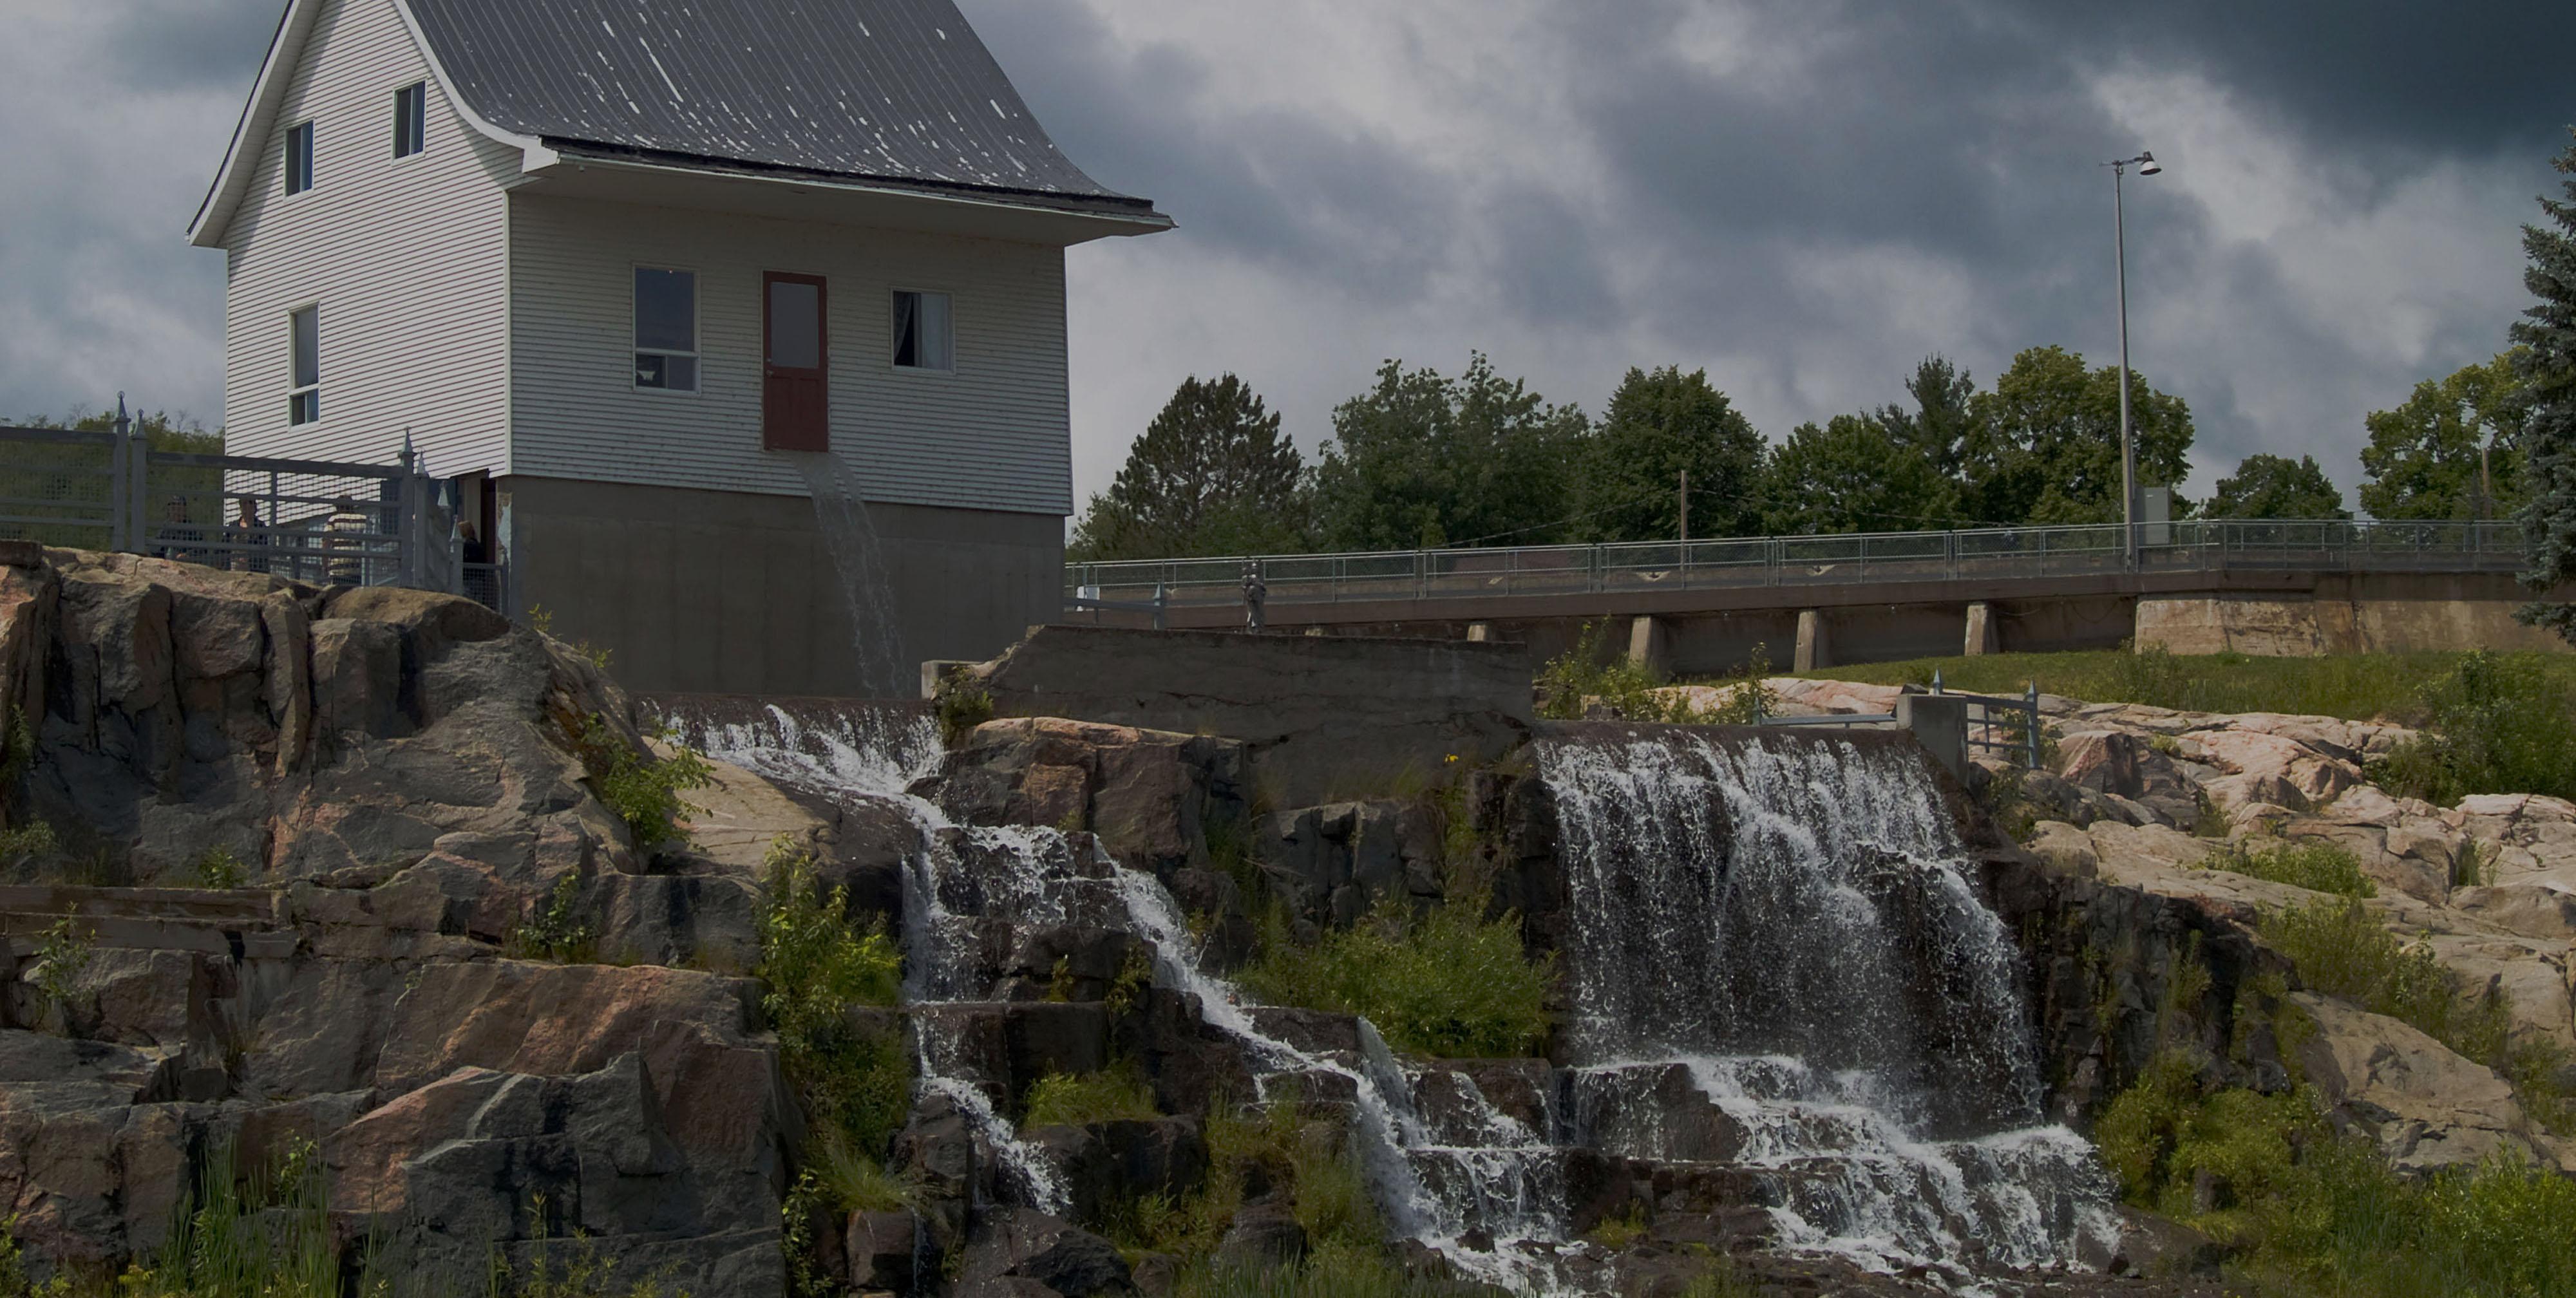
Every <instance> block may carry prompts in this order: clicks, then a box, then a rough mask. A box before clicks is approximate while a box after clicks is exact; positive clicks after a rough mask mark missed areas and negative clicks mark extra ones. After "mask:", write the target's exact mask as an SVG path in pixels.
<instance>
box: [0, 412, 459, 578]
mask: <svg viewBox="0 0 2576 1298" xmlns="http://www.w3.org/2000/svg"><path fill="white" fill-rule="evenodd" d="M397 459H398V461H399V462H398V463H395V464H391V465H383V464H348V463H336V462H330V461H320V460H286V459H266V458H259V457H253V456H241V455H217V454H204V453H198V452H188V451H166V450H159V449H156V448H154V447H152V446H151V445H150V443H149V442H148V441H147V440H146V439H145V438H144V436H143V435H142V434H141V433H139V432H137V431H135V430H134V429H133V428H132V427H131V425H130V424H128V423H126V421H123V420H120V421H119V426H118V427H117V428H115V429H112V430H102V431H87V430H75V429H60V428H12V427H0V537H5V538H10V539H25V540H35V541H39V542H42V543H43V544H46V545H55V546H68V547H75V548H80V549H90V550H119V551H126V552H129V553H135V554H147V555H151V556H153V557H155V558H161V559H172V560H177V561H180V562H185V563H196V564H203V565H205V566H206V567H210V568H226V569H230V570H232V571H235V572H261V573H270V574H274V575H276V576H281V577H286V578H289V579H292V580H296V581H304V582H311V583H313V584H316V585H338V586H411V587H416V588H420V589H425V590H443V591H448V592H451V593H457V594H464V595H469V596H471V597H473V598H475V599H478V600H481V601H483V602H484V603H487V604H490V605H491V606H492V607H494V608H498V609H504V610H506V609H507V608H508V607H509V605H508V602H507V600H508V595H509V590H508V571H507V569H506V567H505V566H503V565H499V564H492V563H482V564H467V563H465V562H464V561H463V549H462V545H461V542H460V540H459V538H458V536H457V531H456V528H455V526H454V524H453V523H452V522H451V520H450V519H449V517H448V511H447V510H446V508H445V507H444V506H443V505H442V504H441V503H440V502H439V499H438V484H437V482H436V481H435V480H433V479H431V478H430V477H428V476H427V475H426V474H425V473H423V472H422V471H421V469H420V466H419V462H418V460H417V458H416V457H415V456H414V455H413V454H412V451H411V449H410V447H409V446H408V445H406V446H405V447H404V448H403V451H402V453H401V454H400V455H399V456H398V457H397Z"/></svg>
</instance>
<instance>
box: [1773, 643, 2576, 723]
mask: <svg viewBox="0 0 2576 1298" xmlns="http://www.w3.org/2000/svg"><path fill="white" fill-rule="evenodd" d="M2467 657H2468V655H2467V654H2466V653H2447V652H2445V653H2377V654H2332V655H2328V656H2325V657H2320V658H2257V657H2254V656H2252V655H2250V654H2240V653H2220V654H2192V655H2183V654H2171V653H2166V652H2164V651H2163V650H2160V649H2149V650H2146V651H2145V652H2142V653H2131V652H2129V651H2127V650H2112V649H2103V650H2086V651H2079V652H2068V653H2007V654H1985V655H1981V656H1978V657H1974V658H1966V657H1961V658H1915V659H1907V660H1905V661H1902V662H1886V663H1864V664H1854V665H1850V666H1837V667H1829V668H1825V669H1822V670H1819V671H1813V672H1806V673H1803V674H1804V675H1806V676H1808V677H1811V678H1814V679H1820V680H1838V681H1860V682H1863V683H1866V684H1873V685H1905V684H1929V683H1930V681H1931V679H1932V673H1933V672H1935V671H1938V672H1940V673H1941V680H1942V684H1943V685H1944V686H1945V687H1947V688H1950V689H1954V690H1966V691H1969V692H1971V693H1977V694H2008V695H2018V694H2020V693H2021V692H2022V688H2023V687H2024V686H2025V685H2027V684H2028V683H2029V682H2032V681H2037V682H2039V688H2040V689H2041V690H2042V691H2043V692H2046V693H2050V694H2063V695H2066V696H2069V697H2071V698H2079V699H2083V700H2085V701H2086V702H2089V703H2144V704H2149V705H2152V706H2155V707H2162V708H2175V709H2179V710H2182V711H2189V712H2289V713H2297V714H2301V715H2309V716H2323V717H2344V718H2347V719H2350V720H2354V721H2369V720H2373V719H2378V718H2385V719H2387V720H2390V721H2395V722H2400V723H2403V724H2407V725H2419V724H2423V723H2425V722H2427V721H2430V720H2431V719H2432V714H2431V711H2430V710H2429V709H2428V708H2427V706H2426V702H2425V699H2424V689H2423V685H2424V682H2425V681H2427V680H2436V679H2439V678H2442V677H2446V676H2448V675H2450V674H2451V673H2452V672H2454V671H2455V670H2457V669H2458V668H2459V666H2460V664H2461V661H2462V660H2463V659H2465V658H2467ZM2494 657H2497V658H2500V659H2510V660H2514V661H2516V662H2519V663H2524V664H2527V665H2528V668H2529V669H2530V670H2531V671H2533V672H2535V673H2537V674H2538V675H2539V676H2540V677H2541V678H2542V679H2544V680H2548V681H2553V682H2556V683H2557V684H2559V685H2560V686H2561V687H2568V686H2576V655H2565V654H2500V655H2494Z"/></svg>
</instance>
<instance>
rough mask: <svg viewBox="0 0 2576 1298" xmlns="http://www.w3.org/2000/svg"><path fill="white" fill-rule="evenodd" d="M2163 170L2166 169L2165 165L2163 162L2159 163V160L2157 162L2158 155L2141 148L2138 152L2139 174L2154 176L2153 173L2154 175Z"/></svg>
mask: <svg viewBox="0 0 2576 1298" xmlns="http://www.w3.org/2000/svg"><path fill="white" fill-rule="evenodd" d="M2162 170H2164V165H2163V164H2162V163H2159V162H2157V161H2156V155H2154V154H2152V153H2148V152H2146V151H2145V150H2143V149H2141V150H2139V152H2138V174H2139V175H2141V176H2152V175H2154V174H2156V173H2157V172H2159V171H2162Z"/></svg>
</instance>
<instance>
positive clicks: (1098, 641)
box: [979, 626, 1534, 807]
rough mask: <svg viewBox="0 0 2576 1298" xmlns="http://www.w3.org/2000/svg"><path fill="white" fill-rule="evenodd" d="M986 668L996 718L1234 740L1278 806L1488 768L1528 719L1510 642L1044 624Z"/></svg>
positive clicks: (1521, 652) (1522, 677)
mask: <svg viewBox="0 0 2576 1298" xmlns="http://www.w3.org/2000/svg"><path fill="white" fill-rule="evenodd" d="M979 670H980V673H981V675H982V677H983V688H984V689H986V690H987V691H988V692H989V693H991V695H992V696H993V703H994V708H995V710H996V711H997V712H998V713H999V714H1000V715H1002V716H1051V717H1071V718H1075V719H1078V720H1083V721H1104V722H1110V723H1113V724H1116V725H1127V726H1140V727H1145V728H1148V729H1154V730H1173V731H1179V732H1181V733H1184V734H1216V735H1227V736H1231V737H1234V738H1238V739H1241V740H1243V741H1244V742H1245V746H1246V749H1247V751H1248V753H1249V755H1250V757H1251V759H1252V764H1253V771H1254V786H1255V789H1256V791H1257V792H1258V793H1259V794H1260V795H1261V796H1263V797H1264V798H1266V799H1267V800H1268V801H1269V803H1270V805H1272V806H1276V807H1298V806H1308V805H1312V804H1315V803H1321V802H1329V801H1332V800H1334V799H1335V798H1337V797H1353V796H1360V795H1362V794H1363V793H1382V792H1384V791H1385V790H1386V789H1387V788H1389V787H1392V783H1391V782H1393V781H1397V780H1401V779H1403V778H1405V776H1406V774H1407V772H1408V771H1409V772H1411V773H1412V774H1413V775H1415V776H1418V777H1426V778H1436V777H1437V776H1438V774H1439V773H1440V772H1441V770H1442V769H1443V768H1444V767H1447V766H1449V765H1450V764H1451V763H1452V761H1453V760H1454V761H1456V762H1464V763H1469V764H1475V763H1481V762H1487V761H1491V760H1493V759H1495V758H1498V757H1500V756H1502V755H1503V754H1504V753H1505V752H1508V751H1509V750H1510V749H1511V748H1513V747H1514V746H1516V745H1517V744H1519V743H1520V741H1521V740H1522V739H1523V738H1525V737H1526V736H1527V735H1528V733H1529V727H1530V725H1531V722H1532V719H1533V708H1532V704H1531V694H1530V679H1531V674H1532V672H1533V670H1534V663H1533V661H1532V659H1531V656H1530V654H1529V652H1528V650H1527V649H1525V648H1524V647H1522V646H1520V645H1509V644H1476V643H1470V642H1468V641H1466V640H1465V639H1464V637H1463V635H1462V636H1461V638H1460V639H1458V640H1454V641H1439V640H1397V639H1384V638H1377V637H1359V636H1305V635H1294V634H1291V635H1245V634H1240V633H1230V632H1221V631H1166V632H1156V631H1131V630H1123V629H1119V628H1104V627H1079V626H1045V627H1037V628H1035V629H1033V630H1031V631H1030V632H1029V635H1028V638H1027V639H1025V640H1023V641H1021V642H1020V643H1019V644H1018V645H1016V646H1014V647H1013V648H1012V649H1011V651H1010V652H1009V653H1007V654H1005V655H1003V656H1002V657H1001V658H1000V659H999V660H997V661H995V662H992V663H988V664H985V665H984V666H983V667H982V668H981V669H979Z"/></svg>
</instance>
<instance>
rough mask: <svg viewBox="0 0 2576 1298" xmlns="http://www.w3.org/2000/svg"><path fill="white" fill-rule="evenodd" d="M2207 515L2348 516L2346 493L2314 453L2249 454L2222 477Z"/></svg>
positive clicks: (2350, 513) (2204, 512)
mask: <svg viewBox="0 0 2576 1298" xmlns="http://www.w3.org/2000/svg"><path fill="white" fill-rule="evenodd" d="M2202 516H2203V517H2206V518H2350V517H2352V511H2351V510H2348V509H2345V508H2344V507H2343V492H2342V491H2340V490H2338V489H2337V488H2336V487H2335V484H2334V483H2333V481H2332V480H2330V479H2328V478H2327V477H2326V471H2325V470H2323V469H2321V468H2318V467H2317V461H2316V457H2315V456H2312V455H2302V456H2300V457H2299V458H2297V459H2295V460H2293V459H2290V458H2289V457H2287V456H2281V455H2248V456H2246V457H2245V458H2244V460H2243V461H2242V462H2240V463H2238V464H2237V466H2236V472H2234V473H2232V474H2230V475H2228V476H2227V477H2224V478H2221V479H2219V480H2218V493H2217V494H2216V495H2214V496H2211V497H2210V499H2209V505H2208V507H2207V508H2206V509H2205V510H2204V511H2203V513H2202Z"/></svg>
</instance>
